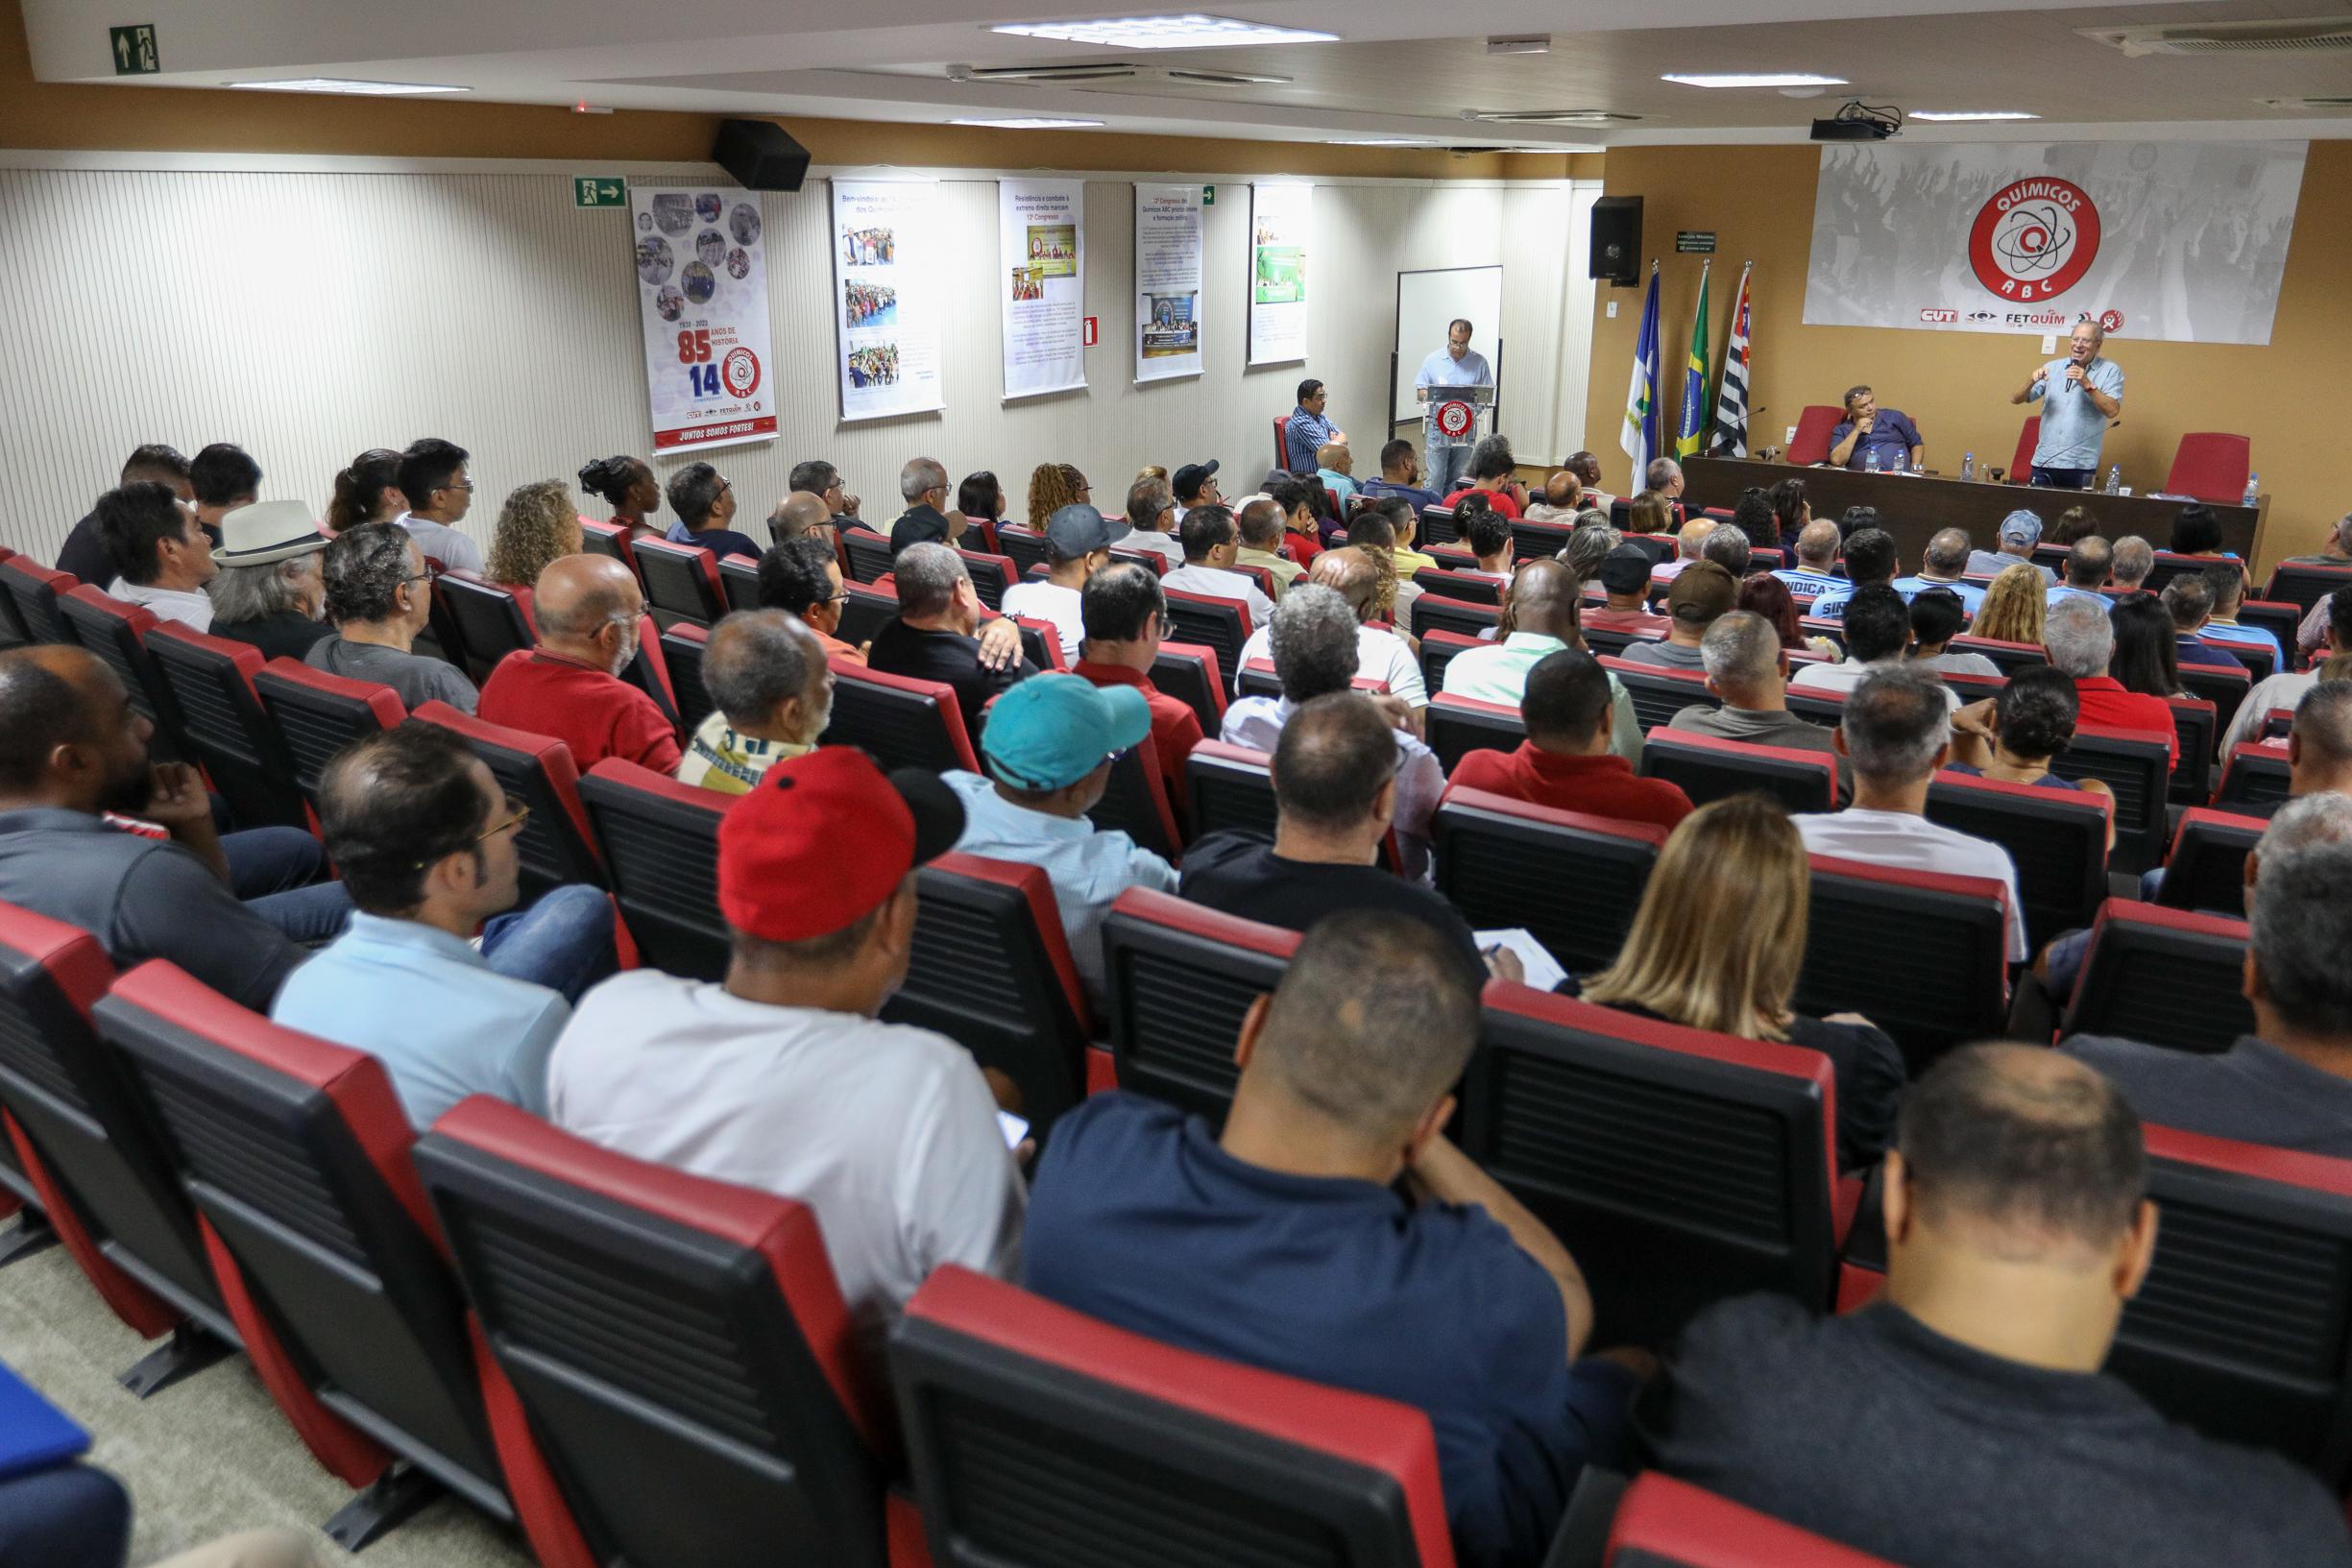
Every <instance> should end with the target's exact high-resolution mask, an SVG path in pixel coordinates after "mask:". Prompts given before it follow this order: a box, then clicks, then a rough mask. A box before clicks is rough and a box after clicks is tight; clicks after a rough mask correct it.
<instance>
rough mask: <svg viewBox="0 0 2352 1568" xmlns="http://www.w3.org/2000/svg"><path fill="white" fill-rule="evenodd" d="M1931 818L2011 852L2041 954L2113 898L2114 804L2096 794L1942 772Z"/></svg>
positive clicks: (1932, 784)
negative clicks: (2110, 834) (2110, 826)
mask: <svg viewBox="0 0 2352 1568" xmlns="http://www.w3.org/2000/svg"><path fill="white" fill-rule="evenodd" d="M2107 820H2108V808H2107V803H2106V802H2104V801H2102V800H2099V799H2098V798H2097V797H2096V796H2091V795H2085V794H2082V793H2080V792H2079V791H2076V790H2071V789H2045V788H2043V787H2041V786H2040V785H2038V784H2010V783H2008V782H2006V781H2004V780H2000V779H1984V778H1971V777H1970V776H1969V775H1967V774H1965V773H1950V772H1939V773H1937V774H1936V775H1935V776H1934V778H1933V779H1931V780H1930V781H1929V782H1928V821H1929V822H1933V823H1938V824H1940V825H1941V826H1943V827H1946V828H1950V829H1952V831H1953V832H1963V833H1967V834H1968V835H1969V836H1970V837H1972V838H1984V839H1990V840H1991V841H1992V842H1994V843H1996V844H1999V845H2000V847H2001V848H2002V849H2004V850H2007V851H2008V852H2009V862H2010V864H2012V865H2014V866H2015V867H2016V868H2017V892H2018V897H2019V898H2020V899H2021V900H2023V901H2024V903H2025V935H2026V940H2027V941H2029V942H2030V943H2031V944H2032V945H2033V949H2034V951H2035V952H2037V953H2038V952H2040V951H2041V949H2042V944H2044V943H2045V942H2048V941H2049V939H2050V938H2051V937H2053V936H2056V935H2057V934H2058V933H2059V932H2060V931H2063V930H2071V929H2075V928H2078V927H2082V926H2087V925H2089V924H2090V923H2091V922H2092V921H2093V920H2094V919H2096V918H2097V915H2098V906H2099V905H2101V904H2103V903H2105V902H2106V899H2107Z"/></svg>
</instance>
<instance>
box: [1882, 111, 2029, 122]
mask: <svg viewBox="0 0 2352 1568" xmlns="http://www.w3.org/2000/svg"><path fill="white" fill-rule="evenodd" d="M2041 117H2042V116H2040V115H2039V114H2027V113H2025V111H2024V110H2023V109H1941V110H1939V109H1913V110H1911V112H1910V115H1909V118H1911V119H1914V120H2038V119H2040V118H2041Z"/></svg>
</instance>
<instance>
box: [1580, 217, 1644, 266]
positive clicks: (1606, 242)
mask: <svg viewBox="0 0 2352 1568" xmlns="http://www.w3.org/2000/svg"><path fill="white" fill-rule="evenodd" d="M1586 272H1587V275H1588V276H1589V277H1605V278H1607V279H1609V281H1611V282H1612V283H1638V282H1640V281H1641V198H1640V197H1638V196H1604V197H1602V198H1601V199H1600V200H1598V201H1596V202H1594V203H1593V204H1592V253H1591V256H1590V259H1589V261H1588V265H1587V268H1586Z"/></svg>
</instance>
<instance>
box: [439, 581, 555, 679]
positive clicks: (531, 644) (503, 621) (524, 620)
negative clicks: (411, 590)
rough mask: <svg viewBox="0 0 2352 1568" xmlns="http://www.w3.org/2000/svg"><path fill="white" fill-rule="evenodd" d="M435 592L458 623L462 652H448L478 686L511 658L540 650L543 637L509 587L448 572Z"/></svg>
mask: <svg viewBox="0 0 2352 1568" xmlns="http://www.w3.org/2000/svg"><path fill="white" fill-rule="evenodd" d="M433 588H434V590H435V591H437V592H438V593H440V595H441V597H442V600H443V602H444V603H446V604H447V605H448V606H449V618H450V619H451V620H452V621H454V622H456V623H457V640H458V644H459V649H460V650H462V652H459V651H458V650H445V651H449V652H451V653H452V654H453V656H454V657H455V659H456V662H458V663H463V664H464V666H465V669H466V673H467V674H469V675H471V676H472V677H473V683H474V685H476V686H479V685H481V684H482V683H483V682H484V681H487V680H489V679H490V672H491V671H492V670H494V669H496V668H497V667H498V661H499V660H501V659H504V658H505V657H506V656H507V655H508V654H510V653H513V652H515V651H516V650H518V649H521V648H536V647H537V646H539V634H538V633H537V632H536V631H535V630H534V629H533V628H532V625H531V622H530V619H529V617H528V616H527V615H524V613H523V608H522V601H521V598H520V597H519V596H518V594H517V593H516V591H514V590H513V589H511V588H508V587H507V586H506V585H504V584H502V583H484V582H477V581H475V580H474V579H473V578H471V577H459V576H456V575H454V574H451V573H448V572H444V573H443V574H442V575H441V576H439V577H437V578H435V579H434V580H433ZM524 591H525V592H527V591H528V590H524Z"/></svg>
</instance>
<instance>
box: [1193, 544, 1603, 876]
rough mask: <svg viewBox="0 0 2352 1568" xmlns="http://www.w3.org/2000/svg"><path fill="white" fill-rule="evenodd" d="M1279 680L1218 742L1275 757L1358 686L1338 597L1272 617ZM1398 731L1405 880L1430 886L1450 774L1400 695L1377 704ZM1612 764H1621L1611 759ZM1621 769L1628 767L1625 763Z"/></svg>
mask: <svg viewBox="0 0 2352 1568" xmlns="http://www.w3.org/2000/svg"><path fill="white" fill-rule="evenodd" d="M1272 631H1273V656H1274V673H1275V675H1276V676H1277V677H1278V678H1279V679H1280V680H1281V682H1282V695H1281V696H1279V697H1243V698H1241V699H1240V700H1239V701H1237V702H1235V703H1234V704H1233V705H1232V706H1231V707H1229V708H1227V709H1226V710H1225V721H1224V733H1223V734H1222V735H1221V736H1218V738H1219V739H1221V740H1224V741H1225V742H1227V743H1228V744H1231V745H1235V746H1247V747H1249V749H1250V750H1252V751H1262V752H1266V753H1268V754H1270V755H1271V754H1272V753H1273V751H1274V750H1275V749H1276V748H1277V747H1279V746H1280V745H1281V743H1282V730H1283V727H1284V726H1285V725H1287V724H1289V723H1290V721H1291V716H1292V715H1293V714H1295V713H1297V712H1298V710H1299V709H1300V708H1301V707H1303V706H1304V705H1305V704H1307V703H1310V702H1313V701H1314V700H1315V699H1316V698H1318V697H1321V696H1323V695H1325V694H1327V693H1329V692H1334V691H1346V690H1347V689H1348V683H1349V682H1350V681H1352V680H1354V679H1355V675H1356V663H1357V660H1358V658H1359V657H1360V653H1359V650H1358V647H1357V643H1356V616H1355V612H1354V611H1353V610H1350V609H1349V608H1348V607H1347V601H1346V599H1344V598H1342V597H1341V596H1340V593H1339V591H1338V590H1336V589H1331V588H1326V587H1324V586H1323V585H1321V583H1308V584H1305V585H1303V586H1302V587H1301V588H1300V589H1299V591H1297V592H1296V593H1292V594H1290V595H1289V596H1287V597H1286V598H1284V599H1283V601H1282V603H1281V604H1280V605H1279V606H1277V607H1276V608H1275V610H1274V618H1273V623H1272ZM1374 701H1375V702H1376V703H1377V705H1378V706H1379V707H1380V708H1381V709H1382V710H1383V712H1387V713H1388V715H1389V717H1390V720H1391V722H1392V723H1393V724H1394V726H1395V728H1394V732H1393V733H1394V735H1395V736H1396V812H1395V819H1396V820H1395V826H1396V839H1397V846H1398V848H1399V850H1400V851H1401V852H1402V858H1403V861H1404V865H1403V870H1404V873H1405V875H1406V876H1408V877H1413V878H1416V879H1418V880H1423V881H1426V880H1428V878H1429V818H1430V815H1431V814H1432V813H1433V812H1435V811H1436V810H1437V808H1438V800H1439V798H1440V797H1441V796H1443V794H1444V793H1445V769H1444V768H1443V766H1442V765H1441V764H1440V763H1439V761H1438V754H1437V753H1435V752H1433V751H1431V750H1430V749H1429V748H1428V747H1427V746H1425V745H1423V744H1422V743H1421V740H1420V737H1419V736H1416V735H1415V734H1414V733H1413V731H1412V728H1411V715H1410V713H1409V712H1408V711H1407V709H1406V708H1405V705H1404V703H1403V701H1402V700H1401V699H1399V698H1397V697H1395V696H1394V695H1392V696H1388V697H1382V698H1375V699H1374ZM1612 760H1614V759H1612ZM1619 765H1620V766H1622V765H1623V764H1622V763H1619Z"/></svg>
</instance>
